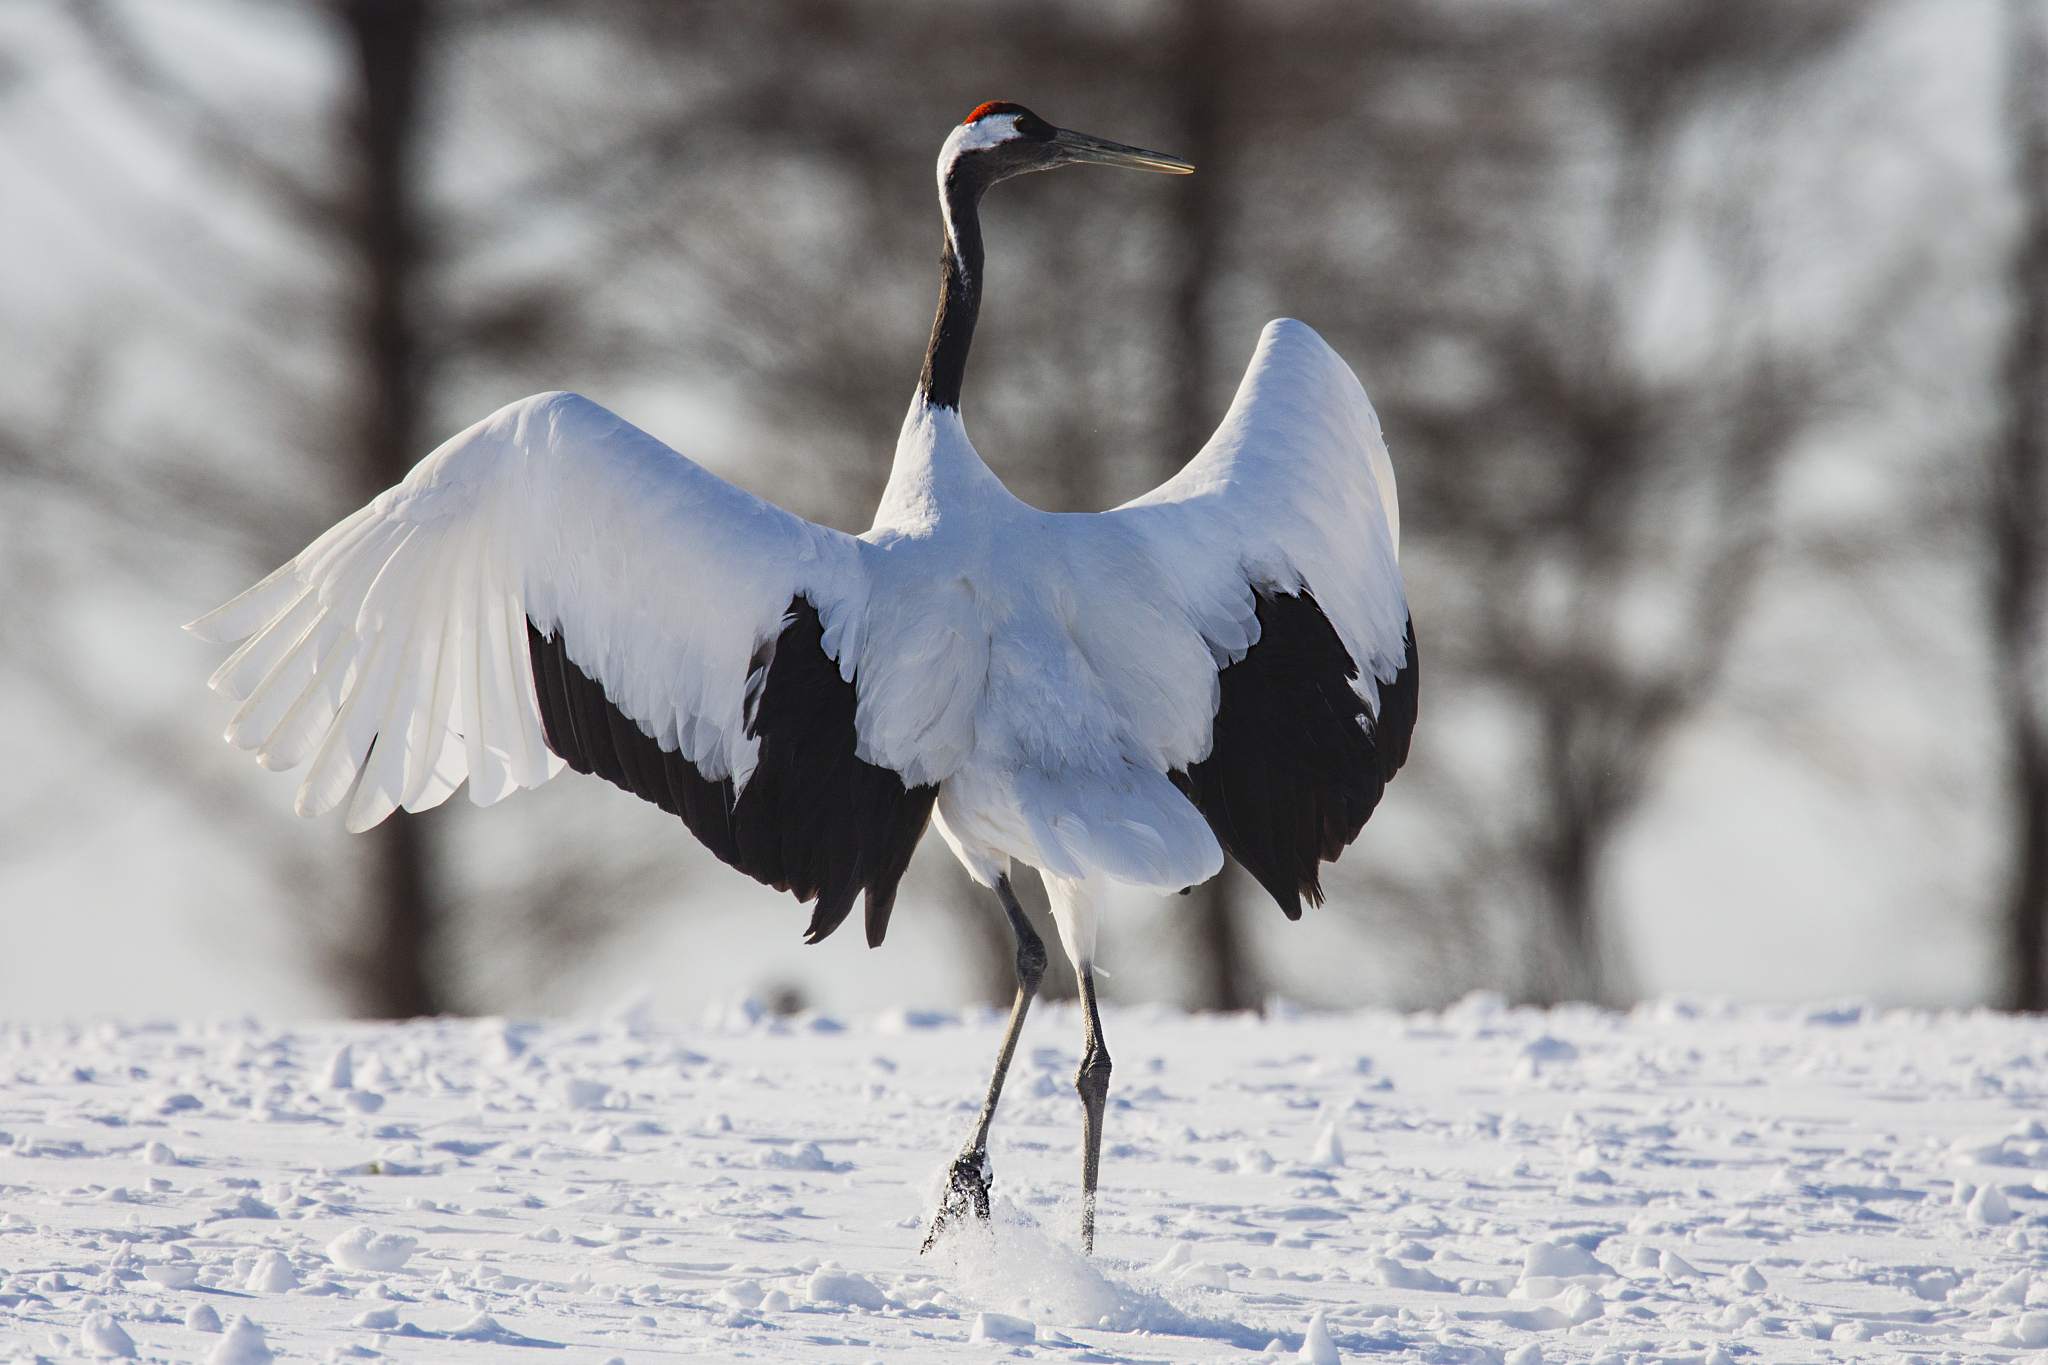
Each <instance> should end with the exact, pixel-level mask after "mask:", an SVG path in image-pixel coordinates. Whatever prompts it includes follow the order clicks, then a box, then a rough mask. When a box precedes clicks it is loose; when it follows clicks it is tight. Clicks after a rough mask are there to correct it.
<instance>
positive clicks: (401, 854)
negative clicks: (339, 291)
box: [335, 0, 449, 1019]
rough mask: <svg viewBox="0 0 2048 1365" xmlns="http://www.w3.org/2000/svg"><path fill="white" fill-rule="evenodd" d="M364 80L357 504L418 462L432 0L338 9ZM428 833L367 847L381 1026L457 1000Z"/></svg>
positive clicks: (372, 980)
mask: <svg viewBox="0 0 2048 1365" xmlns="http://www.w3.org/2000/svg"><path fill="white" fill-rule="evenodd" d="M335 13H336V16H337V17H338V18H339V19H340V20H341V22H342V25H343V27H344V28H345V29H346V30H347V32H348V37H349V43H350V48H351V53H352V55H353V57H354V58H355V76H356V80H357V81H358V87H357V94H356V98H357V107H356V109H355V111H354V114H353V116H352V117H351V118H350V120H349V122H348V124H347V133H346V136H347V137H348V139H349V143H350V147H349V150H350V152H351V153H352V154H353V159H354V161H355V163H356V176H357V179H356V182H355V185H354V187H353V190H354V193H353V195H352V199H353V202H352V203H351V204H350V205H349V206H348V207H349V212H348V214H347V216H346V220H345V223H344V231H345V232H346V233H347V236H348V240H349V244H350V246H351V247H352V248H353V250H354V252H355V255H356V258H357V264H358V267H359V269H360V271H361V280H362V293H361V303H360V307H359V310H358V312H357V314H356V318H355V332H354V335H353V337H352V338H351V344H352V346H353V348H354V350H355V351H356V354H357V356H358V361H359V365H360V370H361V375H362V380H361V390H360V395H359V398H358V401H359V403H360V412H361V421H360V425H359V427H358V429H357V431H356V433H355V442H356V452H355V464H356V477H355V480H354V488H355V493H356V497H357V499H358V501H361V502H368V501H369V500H370V499H371V498H373V497H375V496H376V495H377V494H379V493H381V492H383V491H384V490H385V489H386V488H389V487H390V486H391V485H392V484H394V483H397V482H398V481H399V480H400V479H402V478H404V477H405V473H406V471H407V470H408V469H409V468H411V466H412V464H413V462H414V460H415V459H416V458H417V456H418V454H419V453H420V452H419V451H418V450H417V441H416V436H417V433H418V427H419V396H420V387H421V384H420V355H419V345H418V337H417V329H416V327H415V324H414V317H413V297H412V296H413V294H414V292H415V290H416V289H417V285H418V276H419V272H420V264H421V261H420V247H419V238H418V233H417V230H416V227H415V223H414V216H415V206H414V182H413V176H412V171H413V166H412V155H413V150H414V144H415V141H416V134H417V131H418V115H419V85H420V56H421V49H422V47H423V44H424V39H425V34H426V23H427V5H426V0H336V4H335ZM430 829H431V826H430V824H429V823H428V822H427V821H426V820H424V819H422V818H421V817H419V816H413V815H408V814H407V813H406V812H404V811H397V812H394V813H393V814H392V815H391V816H390V817H389V818H388V819H386V820H385V821H384V823H383V824H381V825H379V826H377V828H376V829H374V830H372V831H371V832H370V833H368V834H366V835H364V836H363V841H364V844H365V845H366V847H365V849H364V857H365V858H366V860H367V862H368V867H367V869H366V875H365V877H364V896H365V900H366V903H365V905H364V907H363V914H362V932H361V936H360V938H359V939H358V943H357V946H356V947H355V949H354V950H353V951H349V952H346V953H344V954H342V955H340V957H339V960H338V961H337V963H336V967H337V970H338V971H339V973H340V974H341V975H342V977H343V978H344V979H343V982H342V985H343V989H344V990H345V991H346V992H347V993H348V995H349V997H350V998H351V999H352V1000H353V1001H354V1004H355V1008H356V1009H357V1010H358V1011H359V1012H360V1013H362V1014H364V1015H366V1016H369V1017H373V1018H384V1019H404V1018H410V1017H413V1016H416V1015H424V1014H438V1013H440V1012H441V1011H442V1010H443V1009H445V1008H447V1006H448V1003H449V1002H448V992H447V991H446V989H445V987H444V986H443V985H442V983H441V982H439V981H438V980H437V975H438V973H437V963H436V947H437V944H436V938H437V935H438V931H439V929H440V926H441V922H442V916H441V914H440V913H439V907H437V906H436V904H435V902H434V893H433V885H432V882H431V879H430V878H429V875H428V867H429V861H430V852H429V850H430V845H431V834H430Z"/></svg>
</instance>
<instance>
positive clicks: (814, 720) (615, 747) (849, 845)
mask: <svg viewBox="0 0 2048 1365" xmlns="http://www.w3.org/2000/svg"><path fill="white" fill-rule="evenodd" d="M823 636H824V628H823V626H822V624H821V623H820V621H819V619H818V609H817V608H816V607H814V606H813V605H811V603H810V602H809V600H808V599H806V598H803V597H801V596H799V597H796V598H794V599H792V600H791V602H790V604H789V611H788V612H787V613H786V614H785V615H784V617H783V626H782V631H781V633H780V634H779V635H778V636H777V637H776V639H775V642H774V645H773V648H772V649H770V650H764V651H762V654H761V655H760V656H757V657H756V659H754V660H753V661H752V663H751V665H750V666H751V667H753V668H757V669H761V670H763V676H762V678H761V680H760V683H759V687H758V690H757V691H756V692H755V694H754V695H753V697H752V698H751V701H750V705H749V707H748V712H747V717H746V725H747V734H748V735H749V736H750V737H752V738H755V739H758V740H760V742H761V749H760V757H759V761H758V762H757V764H756V765H755V768H754V772H753V776H752V777H751V778H750V779H749V780H748V782H747V786H746V790H745V791H743V792H740V793H739V794H738V797H737V799H735V797H734V792H733V783H732V779H731V778H729V777H727V778H720V779H719V780H717V781H715V782H714V781H712V780H711V779H709V778H707V777H705V776H704V775H703V774H702V773H700V772H699V771H697V765H696V764H694V763H692V762H690V761H689V760H688V759H686V758H684V757H683V756H682V755H681V754H680V753H677V752H675V751H673V750H668V749H663V748H662V747H661V746H660V745H659V744H658V743H656V742H655V740H654V739H653V737H652V736H650V735H648V734H647V733H646V732H645V731H643V730H642V729H641V728H640V727H639V725H638V724H636V723H635V722H634V721H633V720H632V719H631V718H629V717H628V716H627V715H626V714H625V713H624V712H623V711H621V710H619V708H618V707H617V706H615V705H614V704H613V703H612V700H611V698H609V697H608V696H606V695H605V690H604V685H603V684H602V683H600V682H598V681H597V680H596V679H595V678H593V677H591V676H590V675H589V674H588V673H585V672H584V671H583V670H582V669H581V668H580V667H578V666H577V665H576V664H575V663H574V662H573V661H571V660H570V658H569V655H568V652H567V650H566V649H565V648H564V646H563V644H562V639H561V636H560V634H559V632H555V633H548V634H543V633H542V631H541V629H540V627H539V626H538V625H537V624H535V623H534V622H532V621H528V622H527V623H526V644H527V654H528V658H529V659H530V661H531V663H532V666H533V677H534V683H535V692H536V694H537V695H538V697H539V699H540V711H541V723H542V727H543V729H544V730H545V732H546V734H547V741H548V748H550V749H552V750H554V752H555V753H557V754H559V755H561V757H562V759H563V760H564V761H565V762H567V763H568V765H569V766H570V767H572V768H574V769H576V771H578V772H583V773H595V774H596V775H597V776H599V777H602V778H604V779H605V780H606V781H608V782H611V783H613V784H614V785H616V786H619V787H623V788H624V789H625V790H627V791H629V792H632V793H633V794H634V795H635V796H639V797H643V798H645V799H646V800H649V801H652V802H653V803H654V804H655V805H657V806H660V807H661V808H662V809H663V810H665V811H667V812H669V814H671V815H675V816H680V817H681V818H682V821H683V823H684V824H686V825H688V826H689V828H690V832H691V833H692V834H694V835H696V836H697V838H698V839H699V840H700V841H702V843H703V844H704V846H705V847H706V848H708V849H710V850H711V851H712V853H714V854H715V855H717V857H718V858H719V860H720V861H721V862H724V863H726V864H728V865H730V866H732V867H736V868H738V869H739V870H740V871H742V872H744V873H746V874H747V875H748V876H750V877H752V878H754V879H755V880H756V881H760V882H765V883H767V884H768V885H770V886H773V887H774V888H775V889H776V890H778V891H789V892H793V893H795V895H796V897H797V899H798V900H801V901H808V900H816V901H817V906H816V908H815V909H814V910H813V911H812V914H811V923H810V927H809V929H808V930H807V931H806V932H805V935H804V939H805V941H806V942H808V943H816V942H817V941H818V940H820V939H822V938H824V937H825V936H826V935H827V934H829V933H831V932H832V931H833V930H834V929H836V928H838V927H839V925H840V924H841V922H843V921H844V920H845V919H846V916H847V914H848V913H849V912H850V911H851V910H852V909H853V901H854V897H855V896H857V895H861V894H863V893H865V896H866V900H867V936H868V943H869V944H870V945H875V944H879V943H880V942H881V941H882V936H883V935H884V934H885V933H886V932H887V931H888V927H889V912H890V910H891V909H892V908H893V907H894V905H895V902H896V887H897V884H898V883H899V882H900V881H902V879H903V873H904V871H905V869H907V868H908V867H909V866H910V855H911V854H912V853H914V852H915V851H916V849H917V843H918V840H919V839H920V838H921V837H922V836H923V834H924V829H925V825H926V824H927V823H928V822H929V821H930V819H931V811H932V802H933V800H934V798H936V797H937V795H938V788H937V787H936V786H923V787H910V788H905V787H904V785H903V779H902V778H901V777H899V776H897V775H896V774H895V773H893V772H891V771H889V770H888V769H887V768H882V767H878V766H876V765H875V764H872V763H868V762H865V761H863V760H862V759H861V758H860V757H859V756H858V755H857V754H856V753H855V752H854V745H855V734H854V724H853V720H854V708H855V704H856V695H855V692H854V687H853V684H852V683H850V682H848V681H846V679H844V678H842V677H840V676H839V668H838V665H836V664H834V663H833V662H832V661H831V660H830V659H829V658H827V657H826V656H825V650H824V647H823V643H822V641H823Z"/></svg>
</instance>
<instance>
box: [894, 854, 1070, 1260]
mask: <svg viewBox="0 0 2048 1365" xmlns="http://www.w3.org/2000/svg"><path fill="white" fill-rule="evenodd" d="M996 895H997V896H998V897H999V898H1001V900H1002V902H1003V913H1004V914H1006V915H1008V916H1009V917H1010V929H1011V931H1012V932H1013V933H1015V934H1016V935H1017V999H1016V1002H1015V1003H1014V1004H1012V1005H1011V1006H1010V1026H1009V1028H1008V1029H1006V1030H1004V1032H1003V1048H1002V1051H1001V1052H999V1053H997V1054H996V1070H995V1075H993V1076H991V1077H989V1082H988V1099H987V1100H985V1101H983V1103H982V1106H981V1119H980V1121H979V1122H978V1123H976V1124H975V1125H974V1136H973V1137H972V1138H970V1139H968V1142H967V1145H966V1146H965V1147H964V1148H962V1149H961V1151H960V1155H959V1156H958V1157H956V1158H955V1159H954V1161H953V1171H952V1174H951V1175H949V1176H948V1177H947V1180H946V1197H945V1200H944V1202H942V1203H941V1204H940V1205H939V1213H938V1217H936V1218H934V1219H932V1230H931V1232H930V1234H929V1235H927V1236H926V1237H925V1239H924V1246H923V1247H922V1248H920V1251H921V1252H922V1251H930V1250H931V1249H932V1244H933V1243H934V1242H936V1241H938V1240H939V1234H940V1233H942V1232H944V1231H945V1230H946V1226H947V1225H948V1224H949V1223H951V1222H953V1221H954V1220H955V1219H958V1218H962V1217H965V1216H966V1215H967V1214H969V1213H972V1214H973V1215H974V1216H975V1217H976V1218H978V1219H980V1220H981V1221H982V1222H984V1223H986V1222H987V1221H988V1186H989V1181H991V1180H992V1179H994V1178H995V1173H994V1172H993V1171H991V1170H990V1169H989V1164H988V1130H989V1125H990V1124H992V1123H994V1122H995V1118H996V1105H997V1104H998V1103H999V1102H1000V1101H1001V1100H1002V1098H1003V1077H1005V1076H1007V1075H1008V1074H1009V1071H1010V1059H1011V1058H1012V1057H1014V1056H1015V1055H1016V1053H1017V1038H1018V1035H1020V1034H1022V1033H1023V1032H1024V1016H1025V1015H1026V1014H1029V1013H1030V1012H1031V1001H1032V998H1033V997H1035V996H1036V995H1037V994H1038V983H1039V981H1040V980H1042V979H1043V978H1044V976H1045V940H1044V939H1042V938H1040V937H1039V936H1038V931H1037V930H1036V929H1033V928H1032V927H1031V921H1030V920H1028V919H1026V918H1025V917H1024V907H1023V906H1021V905H1019V904H1017V896H1016V893H1015V892H1013V891H1011V890H1010V879H1009V878H1008V877H998V878H996ZM1104 1063H1105V1066H1106V1065H1107V1058H1105V1059H1104ZM1106 1078H1107V1073H1106V1072H1105V1080H1106ZM1091 1188H1092V1187H1091Z"/></svg>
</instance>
